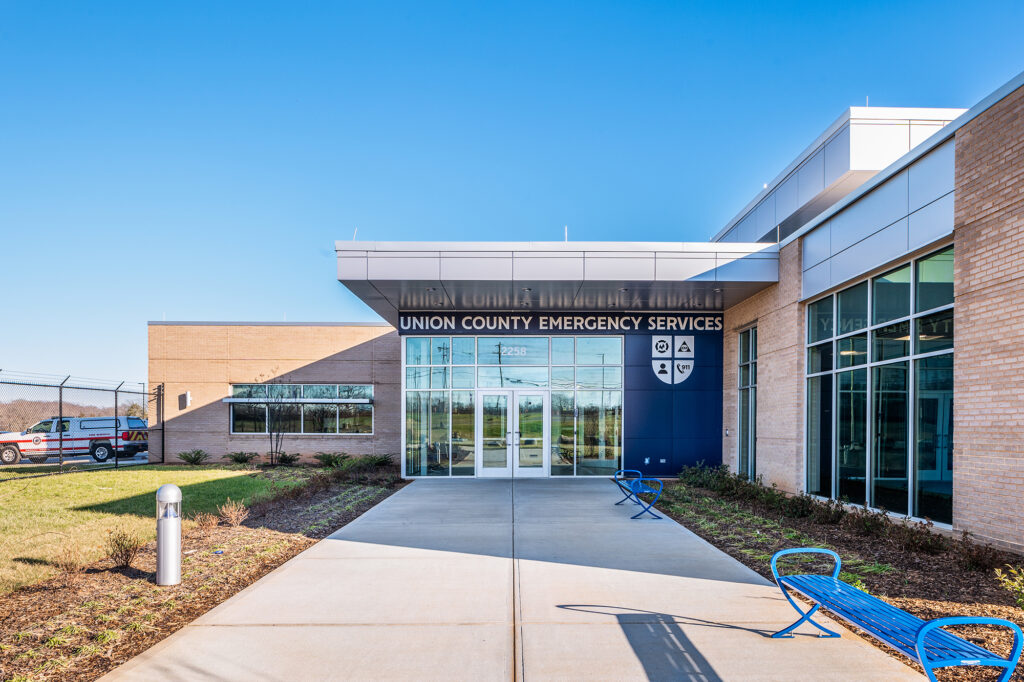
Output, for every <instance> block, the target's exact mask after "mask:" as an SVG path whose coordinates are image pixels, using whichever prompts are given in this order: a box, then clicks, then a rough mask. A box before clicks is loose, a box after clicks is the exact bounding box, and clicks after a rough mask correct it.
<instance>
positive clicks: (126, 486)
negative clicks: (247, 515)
mask: <svg viewBox="0 0 1024 682" xmlns="http://www.w3.org/2000/svg"><path fill="white" fill-rule="evenodd" d="M11 468H12V469H13V468H15V467H11ZM35 468H36V467H25V468H24V470H26V475H27V473H28V472H27V470H28V469H35ZM40 468H42V467H40ZM19 473H20V471H19ZM35 473H38V472H35ZM310 473H311V470H309V469H306V468H294V469H293V468H287V469H286V468H276V469H273V470H268V471H261V470H256V471H253V470H249V469H244V468H241V467H237V466H235V467H230V466H216V465H211V466H198V467H196V466H166V465H154V466H147V465H141V466H131V467H125V468H123V469H120V470H112V469H104V470H99V471H83V472H81V473H71V474H62V475H58V476H45V477H42V478H16V479H8V480H5V481H3V482H0V594H6V593H8V592H10V591H11V590H13V589H16V588H17V587H20V586H22V585H27V584H30V583H34V582H36V581H38V580H41V579H43V578H46V577H49V576H51V575H53V574H54V573H56V569H55V568H54V566H53V561H54V560H55V559H56V558H57V556H58V555H59V554H60V552H61V551H62V549H63V548H64V547H65V546H66V545H68V544H69V543H74V544H77V545H78V546H79V547H80V548H81V550H82V552H83V553H84V555H85V559H86V560H87V561H94V560H96V559H99V558H101V557H102V556H103V555H104V550H103V544H104V541H105V539H106V536H107V533H108V531H110V530H111V529H114V528H117V527H121V526H126V527H128V528H130V529H132V530H134V531H136V532H138V533H139V534H140V535H142V536H143V537H144V538H146V539H147V540H150V539H152V538H153V537H154V536H155V535H156V489H157V488H159V487H160V486H161V485H163V484H164V483H173V484H175V485H177V486H178V487H180V488H181V490H182V495H183V502H182V511H183V513H184V515H185V516H189V515H191V514H192V513H194V512H198V511H206V512H214V511H215V510H216V508H217V506H218V505H220V504H222V503H223V502H224V501H225V500H227V498H228V497H230V498H231V499H233V500H240V501H243V502H245V503H246V504H249V503H251V502H252V500H253V499H254V498H260V497H264V496H268V495H269V494H272V493H273V492H274V491H277V490H280V489H282V488H286V487H290V486H295V485H299V484H300V483H301V482H302V481H303V480H304V479H305V478H307V477H308V476H309V475H310Z"/></svg>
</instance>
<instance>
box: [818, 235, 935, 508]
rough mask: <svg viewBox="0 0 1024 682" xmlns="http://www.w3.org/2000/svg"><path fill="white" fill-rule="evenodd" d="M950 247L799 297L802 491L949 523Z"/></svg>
mask: <svg viewBox="0 0 1024 682" xmlns="http://www.w3.org/2000/svg"><path fill="white" fill-rule="evenodd" d="M953 255H954V253H953V247H948V248H945V249H943V250H941V251H938V252H936V253H933V254H930V255H928V256H925V257H923V258H919V259H917V260H916V261H913V262H910V263H906V264H904V265H901V266H899V267H897V268H895V269H893V270H890V271H889V272H886V273H884V274H882V275H879V276H877V277H874V278H872V279H870V280H866V281H863V282H859V283H857V284H855V285H853V286H851V287H848V288H846V289H843V290H842V291H840V292H838V293H836V294H834V295H830V296H826V297H824V298H822V299H819V300H817V301H814V302H812V303H810V304H808V306H807V325H808V333H807V433H806V436H807V491H808V492H809V493H812V494H815V495H821V496H823V497H834V498H837V499H840V500H844V501H847V502H851V503H856V504H866V505H868V506H871V507H875V508H884V509H886V510H888V511H891V512H895V513H899V514H906V515H910V516H916V517H922V518H923V517H927V518H930V519H932V520H933V521H936V522H939V523H947V524H949V523H952V508H953V482H952V481H953V449H952V436H953V434H952V431H953V371H952V368H953V343H954V336H953ZM833 319H834V320H835V321H836V323H835V325H834V328H833V325H832V320H833ZM869 320H870V324H868V321H869Z"/></svg>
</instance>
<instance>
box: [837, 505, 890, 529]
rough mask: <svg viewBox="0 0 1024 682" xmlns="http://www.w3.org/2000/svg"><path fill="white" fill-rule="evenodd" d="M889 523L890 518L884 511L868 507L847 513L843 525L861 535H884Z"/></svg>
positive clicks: (857, 508)
mask: <svg viewBox="0 0 1024 682" xmlns="http://www.w3.org/2000/svg"><path fill="white" fill-rule="evenodd" d="M888 523H889V516H888V515H887V514H886V513H885V510H884V509H877V510H876V509H868V508H867V507H855V508H854V509H853V510H851V511H848V512H846V516H844V517H843V520H842V522H841V525H842V527H843V528H846V529H847V530H851V531H853V532H855V533H860V534H861V535H882V534H883V533H884V532H885V527H886V525H888Z"/></svg>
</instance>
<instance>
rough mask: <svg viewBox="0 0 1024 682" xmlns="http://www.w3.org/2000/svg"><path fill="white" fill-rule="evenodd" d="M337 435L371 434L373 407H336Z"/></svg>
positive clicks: (357, 404)
mask: <svg viewBox="0 0 1024 682" xmlns="http://www.w3.org/2000/svg"><path fill="white" fill-rule="evenodd" d="M338 432H339V433H366V434H369V433H373V405H366V404H363V403H350V404H347V405H338Z"/></svg>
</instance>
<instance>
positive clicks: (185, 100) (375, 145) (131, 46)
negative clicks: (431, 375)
mask: <svg viewBox="0 0 1024 682" xmlns="http://www.w3.org/2000/svg"><path fill="white" fill-rule="evenodd" d="M965 7H967V6H965V5H964V4H963V3H962V2H935V1H931V2H900V3H893V2H858V3H824V2H807V3H790V4H782V3H766V2H756V3H749V4H748V3H717V2H707V3H700V4H693V3H685V2H640V1H629V2H618V3H606V2H595V1H591V2H575V3H563V2H554V1H545V2H536V3H534V2H464V3H449V2H445V3H438V2H423V1H418V2H409V3H390V2H366V3H362V2H359V3H357V2H324V3H318V2H292V3H288V2H280V3H266V2H257V1H252V0H250V1H247V2H244V3H243V2H220V3H205V2H204V3H191V2H177V3H153V2H114V1H108V2H101V3H84V2H70V1H68V2H63V3H52V2H45V1H40V0H25V1H17V2H14V1H11V0H0V188H2V189H0V236H2V242H0V244H2V246H0V249H2V254H3V261H2V266H0V267H2V273H3V277H2V280H0V281H2V285H0V291H2V295H3V302H4V304H5V309H6V311H5V314H4V316H3V320H4V324H3V330H2V333H0V368H12V369H17V370H24V371H34V372H50V373H54V374H57V373H72V374H76V375H80V376H89V377H102V378H108V379H114V378H117V379H120V378H126V379H133V380H137V379H145V374H146V321H147V320H160V319H167V320H271V321H278V320H283V319H286V318H287V320H289V321H309V320H313V321H346V320H372V319H376V318H375V315H374V314H373V313H372V312H371V311H370V310H369V309H368V308H366V307H365V306H363V305H362V304H361V303H360V302H359V301H358V300H357V299H355V298H354V297H353V296H352V295H350V294H349V293H348V292H347V290H345V289H344V288H343V287H342V286H341V285H340V284H339V283H338V282H337V280H336V279H335V262H334V252H333V242H334V240H335V239H350V238H351V237H352V233H353V230H354V229H355V228H356V227H358V228H359V238H360V239H372V240H398V239H438V240H445V239H494V240H560V239H561V238H562V226H563V225H568V226H569V237H570V239H573V240H583V239H589V240H621V239H642V240H651V241H657V240H675V241H680V240H693V241H702V240H706V239H708V238H709V237H710V236H711V235H713V234H714V233H715V232H717V231H718V230H719V229H720V228H721V227H723V226H724V225H725V223H726V222H727V221H728V220H729V219H730V218H732V216H733V215H735V213H736V212H737V211H739V210H740V209H741V208H742V207H743V206H744V205H745V204H746V203H747V202H748V201H749V200H750V199H751V198H752V197H753V196H754V195H755V194H756V193H757V192H758V191H759V190H760V188H761V186H762V184H763V183H765V182H768V181H770V180H771V179H772V178H774V177H775V175H776V174H777V173H778V172H779V171H780V170H781V169H782V168H783V167H784V166H785V165H786V164H787V163H789V161H791V160H792V159H793V157H794V156H795V155H796V154H797V153H798V152H800V151H801V150H802V149H803V148H804V147H805V146H806V145H807V144H809V143H810V142H811V141H812V140H813V139H814V138H815V137H816V136H817V135H818V134H819V133H820V132H821V131H822V130H824V128H825V127H826V126H827V125H828V124H830V123H831V122H832V121H833V120H834V119H835V118H836V117H837V116H839V114H840V113H841V112H842V111H843V110H844V109H845V108H846V107H848V106H851V105H863V104H864V101H865V96H869V97H870V103H871V104H872V105H878V106H940V107H947V106H952V107H967V106H970V105H973V104H974V103H976V102H977V101H978V100H979V99H981V98H982V97H984V96H985V95H986V94H988V93H989V92H991V91H992V90H994V89H995V88H997V87H998V86H1000V85H1001V84H1003V83H1004V82H1006V81H1007V80H1009V79H1010V78H1012V77H1013V76H1014V75H1015V74H1017V73H1018V72H1019V71H1021V70H1024V41H1021V39H1020V27H1021V26H1022V25H1024V3H1021V2H1020V1H1019V0H1016V1H1014V2H1005V3H974V4H972V5H970V8H969V9H965Z"/></svg>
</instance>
